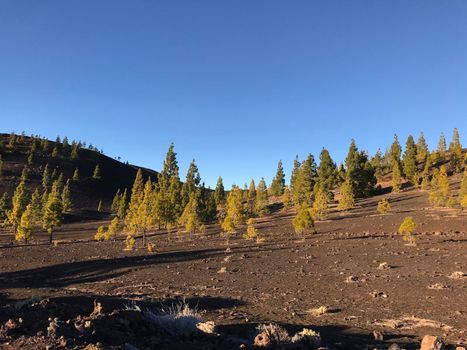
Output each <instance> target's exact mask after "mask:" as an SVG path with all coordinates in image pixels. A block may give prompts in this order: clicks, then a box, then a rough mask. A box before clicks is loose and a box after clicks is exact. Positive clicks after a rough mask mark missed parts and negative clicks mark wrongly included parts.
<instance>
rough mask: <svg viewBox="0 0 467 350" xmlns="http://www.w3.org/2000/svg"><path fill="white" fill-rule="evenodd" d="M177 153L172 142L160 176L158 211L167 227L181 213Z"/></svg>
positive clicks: (170, 225) (173, 222)
mask: <svg viewBox="0 0 467 350" xmlns="http://www.w3.org/2000/svg"><path fill="white" fill-rule="evenodd" d="M178 171H179V168H178V164H177V154H176V153H175V152H174V145H173V143H172V144H170V146H169V149H168V151H167V155H166V158H165V161H164V166H163V169H162V171H161V173H160V174H159V178H158V189H159V194H158V203H157V206H158V211H159V213H160V217H161V221H162V222H164V224H165V226H166V228H167V229H170V227H172V226H173V225H174V224H176V222H177V220H178V217H179V215H180V213H181V209H182V208H181V206H180V204H181V193H180V187H181V186H180V178H179V175H178Z"/></svg>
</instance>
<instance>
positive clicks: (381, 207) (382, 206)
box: [377, 198, 391, 214]
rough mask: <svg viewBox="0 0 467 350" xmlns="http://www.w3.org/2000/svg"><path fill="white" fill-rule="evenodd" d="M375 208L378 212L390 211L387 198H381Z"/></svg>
mask: <svg viewBox="0 0 467 350" xmlns="http://www.w3.org/2000/svg"><path fill="white" fill-rule="evenodd" d="M377 210H378V213H380V214H386V213H388V212H390V211H391V204H389V201H388V200H387V198H383V199H382V200H380V201H379V202H378V207H377Z"/></svg>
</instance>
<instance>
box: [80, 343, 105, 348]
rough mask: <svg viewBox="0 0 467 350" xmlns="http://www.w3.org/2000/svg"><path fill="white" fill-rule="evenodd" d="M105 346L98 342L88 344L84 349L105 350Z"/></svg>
mask: <svg viewBox="0 0 467 350" xmlns="http://www.w3.org/2000/svg"><path fill="white" fill-rule="evenodd" d="M103 349H104V348H103V347H102V345H101V343H97V344H88V345H87V346H86V347H85V348H84V350H103Z"/></svg>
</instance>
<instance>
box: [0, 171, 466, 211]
mask: <svg viewBox="0 0 467 350" xmlns="http://www.w3.org/2000/svg"><path fill="white" fill-rule="evenodd" d="M458 197H459V203H460V205H461V207H462V208H467V169H465V170H464V176H463V178H462V183H461V187H460V189H459V195H458ZM0 207H1V206H0Z"/></svg>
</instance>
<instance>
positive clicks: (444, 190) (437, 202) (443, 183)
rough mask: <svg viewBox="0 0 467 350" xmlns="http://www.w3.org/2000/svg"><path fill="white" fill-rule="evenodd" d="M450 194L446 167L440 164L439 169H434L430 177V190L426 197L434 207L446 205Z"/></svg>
mask: <svg viewBox="0 0 467 350" xmlns="http://www.w3.org/2000/svg"><path fill="white" fill-rule="evenodd" d="M451 196H452V194H451V188H450V185H449V180H448V175H447V172H446V168H445V166H444V165H442V166H441V167H440V169H439V171H435V172H434V174H433V177H432V179H431V192H430V195H429V197H428V199H429V201H430V203H431V205H432V206H434V207H445V206H448V203H449V200H450V199H451Z"/></svg>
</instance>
